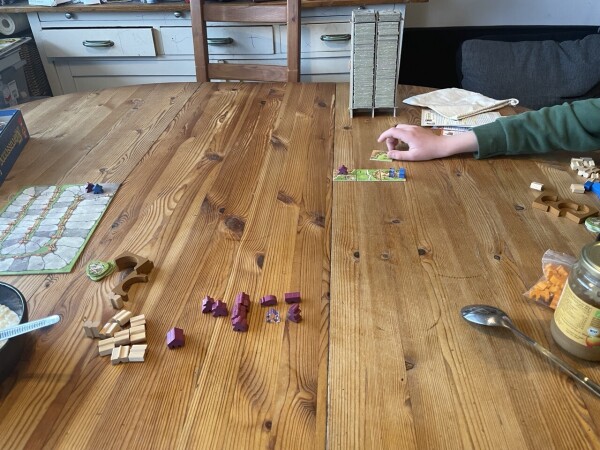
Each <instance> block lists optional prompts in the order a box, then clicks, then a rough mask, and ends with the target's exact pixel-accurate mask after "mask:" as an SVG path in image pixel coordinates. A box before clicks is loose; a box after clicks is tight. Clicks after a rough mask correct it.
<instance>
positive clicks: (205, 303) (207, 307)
mask: <svg viewBox="0 0 600 450" xmlns="http://www.w3.org/2000/svg"><path fill="white" fill-rule="evenodd" d="M214 304H215V300H214V299H213V298H212V297H209V296H208V295H207V296H206V297H204V299H202V313H203V314H206V313H209V312H211V311H212V307H213V305H214Z"/></svg>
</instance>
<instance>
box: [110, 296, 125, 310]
mask: <svg viewBox="0 0 600 450" xmlns="http://www.w3.org/2000/svg"><path fill="white" fill-rule="evenodd" d="M109 298H110V304H111V305H112V307H113V308H114V309H123V306H125V305H124V304H123V300H127V299H126V298H123V297H122V296H120V295H119V294H115V293H114V292H111V293H110V295H109Z"/></svg>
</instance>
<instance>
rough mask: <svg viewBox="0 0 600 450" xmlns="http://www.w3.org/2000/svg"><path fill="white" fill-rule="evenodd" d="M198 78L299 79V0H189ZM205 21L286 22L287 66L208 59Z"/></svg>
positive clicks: (200, 79)
mask: <svg viewBox="0 0 600 450" xmlns="http://www.w3.org/2000/svg"><path fill="white" fill-rule="evenodd" d="M190 9H191V12H192V36H193V40H194V55H195V60H196V79H197V81H209V80H210V79H221V80H247V81H284V82H285V81H291V82H297V81H300V0H287V4H286V3H282V2H277V3H206V2H205V0H190ZM206 22H244V23H282V24H287V66H275V65H267V64H235V63H230V64H224V63H211V62H209V61H208V40H207V36H206Z"/></svg>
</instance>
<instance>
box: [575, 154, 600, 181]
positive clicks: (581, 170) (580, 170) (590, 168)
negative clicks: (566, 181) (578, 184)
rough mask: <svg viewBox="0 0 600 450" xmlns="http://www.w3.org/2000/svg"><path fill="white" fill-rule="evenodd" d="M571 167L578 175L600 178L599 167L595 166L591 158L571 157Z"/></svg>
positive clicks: (594, 178)
mask: <svg viewBox="0 0 600 450" xmlns="http://www.w3.org/2000/svg"><path fill="white" fill-rule="evenodd" d="M571 169H572V170H576V171H577V175H579V176H580V177H584V178H590V179H593V180H598V179H600V168H598V167H596V163H595V162H594V160H593V158H571Z"/></svg>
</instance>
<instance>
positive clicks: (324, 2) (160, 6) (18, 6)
mask: <svg viewBox="0 0 600 450" xmlns="http://www.w3.org/2000/svg"><path fill="white" fill-rule="evenodd" d="M428 1H429V0H362V1H356V0H302V7H303V8H316V7H322V6H329V7H331V6H357V7H358V6H368V5H379V4H389V3H426V2H428ZM189 9H190V5H189V3H185V2H164V3H140V2H128V3H104V4H102V5H84V4H82V3H77V4H62V5H59V6H55V7H49V6H33V5H29V4H28V3H27V2H18V3H15V4H12V5H6V6H0V12H2V13H29V12H37V11H46V12H83V11H87V12H89V11H103V12H140V11H189Z"/></svg>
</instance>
